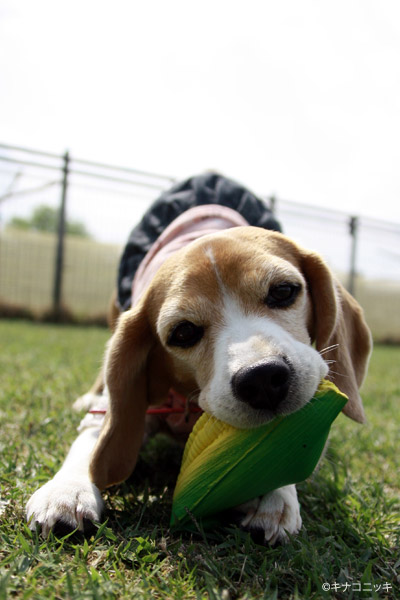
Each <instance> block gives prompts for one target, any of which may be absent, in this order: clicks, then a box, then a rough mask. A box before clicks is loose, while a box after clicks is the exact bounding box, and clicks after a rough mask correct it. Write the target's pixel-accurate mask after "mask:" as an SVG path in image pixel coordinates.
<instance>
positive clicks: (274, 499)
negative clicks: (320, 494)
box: [240, 485, 301, 546]
mask: <svg viewBox="0 0 400 600" xmlns="http://www.w3.org/2000/svg"><path fill="white" fill-rule="evenodd" d="M240 509H241V510H242V512H246V513H247V514H246V516H245V518H244V519H243V520H242V521H241V526H242V527H243V528H244V529H246V530H248V531H250V532H251V533H254V534H260V535H261V536H262V539H263V541H264V542H266V543H268V544H270V545H271V546H272V545H274V544H276V543H277V542H280V543H285V542H287V540H288V535H287V534H288V533H289V534H290V535H295V534H296V533H298V532H299V531H300V528H301V516H300V506H299V503H298V500H297V492H296V487H295V486H294V485H288V486H285V487H282V488H279V489H277V490H274V491H273V492H270V493H269V494H266V495H265V496H262V497H261V498H257V499H256V500H253V501H251V502H248V503H246V504H244V505H242V506H241V507H240Z"/></svg>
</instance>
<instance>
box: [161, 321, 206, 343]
mask: <svg viewBox="0 0 400 600" xmlns="http://www.w3.org/2000/svg"><path fill="white" fill-rule="evenodd" d="M203 334H204V329H203V327H200V326H199V325H195V324H194V323H191V322H190V321H182V322H181V323H178V325H176V326H175V327H174V328H173V330H172V331H171V332H170V334H169V336H168V340H167V344H168V346H179V347H180V348H191V346H194V345H195V344H197V342H198V341H199V340H201V338H202V337H203Z"/></svg>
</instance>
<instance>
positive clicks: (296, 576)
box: [0, 321, 400, 600]
mask: <svg viewBox="0 0 400 600" xmlns="http://www.w3.org/2000/svg"><path fill="white" fill-rule="evenodd" d="M107 337H108V334H107V332H106V331H105V330H102V329H95V328H83V327H79V328H78V327H56V326H50V325H37V324H31V323H24V322H6V321H3V322H0V340H1V352H0V380H1V385H0V445H1V462H0V464H1V470H0V477H1V495H0V599H3V598H4V599H6V598H7V599H8V598H13V597H18V598H60V599H62V600H64V599H66V598H79V599H81V598H93V599H101V598H149V599H150V598H151V599H153V598H155V599H157V598H168V599H169V598H171V599H179V598H182V599H185V600H186V599H191V598H210V599H214V598H221V599H225V600H228V599H229V598H232V599H233V598H241V599H245V598H246V599H250V598H271V599H272V598H274V599H276V598H282V599H286V598H287V599H290V598H293V599H295V598H298V599H307V598H310V599H311V598H312V599H321V598H329V599H332V598H346V599H351V598H393V599H394V598H400V586H399V582H400V579H399V575H398V573H399V566H400V544H399V531H400V519H399V514H400V502H399V496H400V476H399V435H400V411H399V409H398V406H399V398H400V380H399V377H398V373H399V364H400V348H399V347H388V346H378V347H377V348H376V349H375V351H374V355H373V358H372V362H371V368H370V373H369V376H368V379H367V381H366V384H365V386H364V393H363V397H364V401H365V406H366V412H367V415H368V419H369V423H368V425H366V426H359V425H357V424H355V423H353V422H351V421H349V420H348V419H346V418H345V417H344V416H343V415H340V416H339V418H338V419H337V421H335V423H334V425H333V428H332V434H331V444H330V448H329V451H328V454H327V457H326V458H325V460H324V463H323V466H322V468H321V469H320V470H319V472H318V473H317V474H315V475H314V476H313V478H312V479H311V480H309V481H307V482H305V483H303V484H301V485H299V486H298V489H299V497H300V502H301V506H302V517H303V523H304V526H303V529H302V531H301V532H300V534H299V536H298V537H297V538H295V539H293V540H291V542H290V543H289V544H288V545H286V546H281V547H276V548H265V547H263V546H260V545H257V544H256V543H254V542H253V541H252V540H251V538H250V537H249V535H247V534H245V533H243V532H241V531H240V530H239V529H237V528H235V527H230V528H225V529H222V528H221V529H220V530H215V531H213V532H212V533H211V534H210V535H209V536H208V537H207V539H205V538H202V537H201V536H191V535H189V534H187V535H184V536H182V535H178V534H175V533H172V532H171V531H170V530H169V527H168V523H169V516H170V506H171V496H172V490H173V485H174V478H175V477H176V474H177V469H178V467H179V460H180V452H179V451H178V450H177V449H176V448H175V447H173V446H171V445H170V444H169V443H168V442H167V441H166V440H165V439H163V438H161V439H159V440H156V441H153V443H151V444H150V445H149V447H147V448H146V450H145V452H144V453H143V455H142V457H141V459H140V462H139V465H138V468H137V470H136V473H135V474H134V476H133V478H132V480H131V481H129V483H125V484H123V485H121V486H118V488H113V489H111V490H109V492H108V494H107V497H106V503H107V514H106V518H107V521H106V522H105V524H102V525H101V526H99V527H97V528H96V529H95V530H94V532H92V533H91V534H90V535H87V536H86V537H84V536H83V535H80V534H78V533H74V534H72V535H67V536H65V537H56V536H54V535H51V536H50V537H49V538H48V539H46V540H43V539H42V538H41V537H40V535H38V534H37V533H36V532H35V533H32V532H30V530H29V529H28V528H27V527H26V525H25V523H24V505H25V503H26V501H27V500H28V498H29V496H30V494H31V493H32V492H33V491H35V490H36V489H37V488H38V487H39V486H40V485H41V484H42V483H44V482H46V481H47V480H48V479H49V478H50V477H52V475H53V474H54V473H55V472H56V470H57V469H58V468H59V466H60V464H61V462H62V460H63V458H64V456H65V454H66V451H67V449H68V447H69V445H70V443H71V442H72V440H73V439H74V437H75V435H76V433H75V428H76V426H77V425H78V423H79V420H80V416H79V415H76V414H75V413H73V412H72V411H71V409H70V406H71V404H72V402H73V401H74V399H75V398H76V397H77V396H78V395H80V394H81V393H83V392H85V391H87V389H88V387H89V385H90V384H91V382H92V380H93V379H94V376H95V374H96V371H97V368H98V365H99V362H100V360H101V357H102V353H103V347H104V343H105V341H106V339H107ZM323 584H326V587H328V586H329V587H330V589H329V591H326V592H325V591H323V587H322V586H323ZM335 588H338V589H336V590H335ZM359 589H361V591H358V590H359ZM369 590H372V591H369Z"/></svg>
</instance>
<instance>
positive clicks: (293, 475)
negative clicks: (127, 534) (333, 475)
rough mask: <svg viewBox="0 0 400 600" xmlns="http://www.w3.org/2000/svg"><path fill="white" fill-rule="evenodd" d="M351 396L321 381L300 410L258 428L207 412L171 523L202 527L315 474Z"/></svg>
mask: <svg viewBox="0 0 400 600" xmlns="http://www.w3.org/2000/svg"><path fill="white" fill-rule="evenodd" d="M347 400H348V398H347V396H345V395H344V394H343V393H342V392H340V391H339V390H338V389H337V387H336V386H335V385H334V384H333V383H331V382H330V381H327V380H323V381H322V382H321V384H320V386H319V387H318V390H317V392H316V393H315V396H314V397H313V398H312V399H311V400H310V402H309V403H308V404H307V405H306V406H304V407H303V408H302V409H301V410H299V411H297V412H295V413H293V414H291V415H288V416H285V417H277V418H276V419H274V420H273V421H271V422H269V423H267V424H266V425H262V426H261V427H257V428H255V429H237V428H235V427H232V426H231V425H227V424H226V423H222V421H219V420H218V419H216V418H215V417H213V416H211V415H209V414H207V413H204V414H203V415H202V416H201V417H200V419H199V420H198V421H197V423H196V425H195V426H194V428H193V431H192V433H191V434H190V436H189V439H188V441H187V444H186V447H185V451H184V455H183V459H182V465H181V471H180V473H179V477H178V480H177V483H176V487H175V492H174V498H173V504H172V515H171V526H179V527H180V528H191V525H192V516H193V517H195V518H196V519H200V520H201V522H202V524H203V526H204V527H207V521H208V522H209V523H210V524H211V523H212V522H213V521H212V516H213V515H214V516H215V515H217V514H218V513H220V512H222V511H225V510H227V509H230V508H233V507H235V506H238V505H239V504H242V503H244V502H247V501H248V500H251V499H252V498H256V497H257V496H261V495H264V494H267V493H268V492H271V491H272V490H275V489H277V488H280V487H282V486H284V485H289V484H292V483H299V482H300V481H304V480H305V479H307V477H309V476H310V475H311V473H312V472H313V470H314V469H315V467H316V465H317V463H318V460H319V458H320V456H321V454H322V451H323V449H324V446H325V443H326V440H327V437H328V434H329V430H330V427H331V424H332V422H333V421H334V420H335V418H336V417H337V415H338V414H339V412H340V411H341V410H342V408H343V407H344V405H345V404H346V402H347Z"/></svg>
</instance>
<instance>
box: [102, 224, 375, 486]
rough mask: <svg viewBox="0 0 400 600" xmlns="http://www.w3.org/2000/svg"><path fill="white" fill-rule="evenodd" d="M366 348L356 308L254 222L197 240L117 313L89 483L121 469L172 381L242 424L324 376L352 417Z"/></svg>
mask: <svg viewBox="0 0 400 600" xmlns="http://www.w3.org/2000/svg"><path fill="white" fill-rule="evenodd" d="M313 344H314V346H315V347H314V346H313ZM369 353H370V333H369V330H368V328H367V326H366V324H365V321H364V318H363V315H362V310H361V308H360V307H359V305H358V304H357V302H356V301H355V300H354V299H353V298H352V297H351V296H350V295H349V294H348V293H347V292H346V291H345V290H344V288H343V287H342V286H341V285H340V284H339V283H338V282H336V281H335V280H334V279H333V277H332V274H331V272H330V271H329V269H328V267H327V266H326V264H325V263H324V262H323V261H322V259H321V258H320V257H319V256H318V255H317V254H315V253H313V252H309V251H306V250H304V249H303V248H300V247H299V246H297V245H296V244H295V243H294V242H292V241H290V240H289V239H288V238H286V237H285V236H283V235H281V234H279V233H275V232H270V231H266V230H264V229H259V228H253V227H237V228H233V229H230V230H227V231H225V232H223V233H221V234H213V235H210V236H205V237H204V238H202V239H200V240H198V241H197V242H194V243H193V244H191V245H190V246H188V247H187V248H184V249H182V250H180V251H179V252H177V253H176V254H175V255H174V256H172V257H171V258H170V259H168V260H167V261H166V263H165V264H164V265H163V266H162V267H161V268H160V269H159V271H158V272H157V274H156V276H155V278H154V280H153V281H152V283H151V285H150V286H149V288H148V289H147V291H146V292H145V294H144V295H143V296H142V298H141V300H140V301H139V303H138V305H137V306H136V307H135V308H133V309H132V310H130V311H128V312H126V313H125V314H123V315H121V318H120V320H119V323H118V325H117V328H116V331H115V333H114V335H113V337H112V339H111V342H110V345H109V347H108V351H107V355H106V365H105V370H106V381H107V386H108V389H109V393H110V411H109V413H108V414H107V418H106V422H105V425H104V428H103V431H102V434H101V436H100V439H99V442H98V444H97V447H96V449H95V453H94V456H93V460H92V465H91V473H92V478H93V481H94V482H95V483H97V484H98V485H99V487H106V486H107V485H110V484H112V483H115V482H117V481H121V480H123V479H125V478H126V477H127V476H128V475H129V474H130V473H131V471H132V469H133V467H134V464H135V462H136V458H137V454H138V451H139V448H140V444H141V438H142V435H143V429H144V420H145V412H146V409H147V407H148V405H149V404H154V403H157V402H162V401H163V400H165V398H166V396H167V393H168V390H169V389H170V388H171V387H174V388H175V389H176V390H177V391H180V392H182V393H184V394H189V395H191V394H193V393H197V395H198V401H199V404H200V406H201V407H202V408H203V409H204V410H206V411H207V412H209V413H211V414H213V415H215V416H216V417H217V418H219V419H221V420H223V421H225V422H227V423H230V424H232V425H234V426H236V427H241V428H247V427H254V426H257V425H260V424H262V423H265V422H267V421H269V420H270V419H272V418H273V417H275V416H276V415H281V414H289V413H291V412H293V411H295V410H298V409H299V408H301V407H302V406H303V405H304V404H306V403H307V402H308V401H309V399H310V398H311V397H312V396H313V394H314V392H315V390H316V388H317V386H318V384H319V382H320V381H321V379H322V378H323V377H326V376H328V377H329V378H330V379H331V380H332V381H333V382H334V383H336V384H337V385H338V387H339V389H341V390H342V391H343V392H344V393H346V394H347V395H348V396H349V401H348V403H347V404H346V407H345V409H344V412H345V414H346V415H348V416H349V417H351V418H353V419H354V420H356V421H359V422H363V421H364V418H365V417H364V411H363V407H362V403H361V399H360V396H359V392H358V388H359V386H360V385H361V383H362V380H363V378H364V374H365V371H366V367H367V362H368V358H369Z"/></svg>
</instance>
